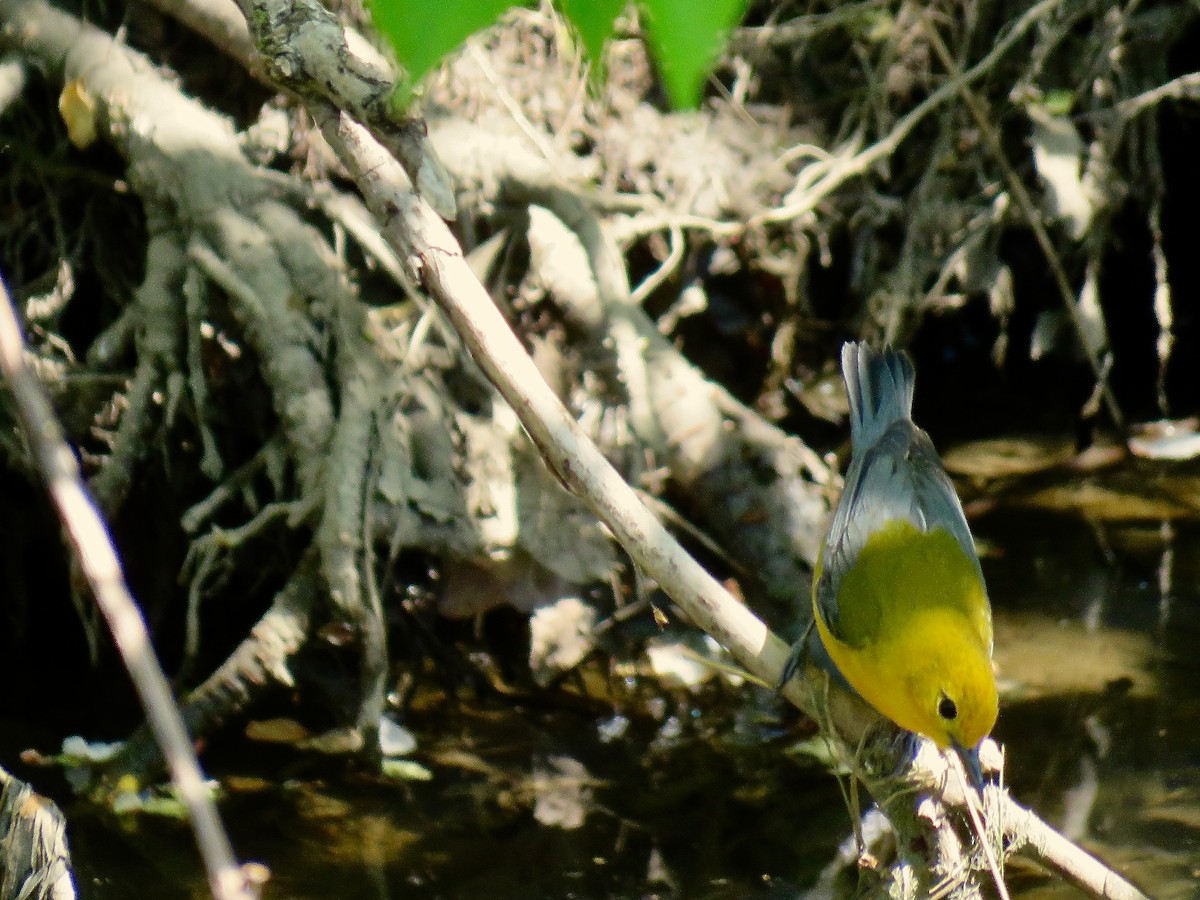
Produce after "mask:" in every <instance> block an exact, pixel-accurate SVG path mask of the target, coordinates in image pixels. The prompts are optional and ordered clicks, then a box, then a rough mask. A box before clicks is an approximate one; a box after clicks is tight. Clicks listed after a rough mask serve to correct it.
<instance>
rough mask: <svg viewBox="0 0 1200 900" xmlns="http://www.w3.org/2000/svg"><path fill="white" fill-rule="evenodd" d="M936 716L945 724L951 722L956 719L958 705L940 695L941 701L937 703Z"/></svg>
mask: <svg viewBox="0 0 1200 900" xmlns="http://www.w3.org/2000/svg"><path fill="white" fill-rule="evenodd" d="M938 715H939V716H941V717H942V718H943V719H945V720H946V721H947V722H952V721H954V720H955V719H957V718H958V705H957V704H956V703H955V702H954V701H953V700H951V699H950V698H949V697H947V696H946V695H945V694H942V699H941V700H939V701H938Z"/></svg>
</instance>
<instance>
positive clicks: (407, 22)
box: [368, 0, 521, 81]
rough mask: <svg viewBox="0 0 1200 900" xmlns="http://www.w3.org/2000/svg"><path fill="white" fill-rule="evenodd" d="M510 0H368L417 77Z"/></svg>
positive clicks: (489, 21)
mask: <svg viewBox="0 0 1200 900" xmlns="http://www.w3.org/2000/svg"><path fill="white" fill-rule="evenodd" d="M519 5H521V4H518V3H512V2H511V0H440V2H430V0H368V6H369V7H370V9H371V18H372V19H373V20H374V22H375V27H376V28H378V29H379V31H380V33H381V34H383V35H384V36H385V37H386V38H387V39H388V40H389V41H390V42H391V44H392V47H393V48H394V49H395V51H396V58H397V59H398V60H399V61H400V63H401V64H402V65H403V66H404V67H405V68H406V69H408V74H409V77H410V78H411V79H412V80H413V81H416V80H417V79H418V78H420V77H421V76H422V75H424V74H425V73H426V72H428V71H429V70H430V69H432V68H433V67H434V66H436V65H437V64H438V63H439V62H441V61H442V58H443V57H444V56H445V55H446V54H447V53H449V52H450V51H451V50H454V49H455V48H457V47H458V45H459V44H461V43H462V42H463V41H464V40H466V39H467V38H468V37H469V36H471V35H472V34H474V33H475V32H477V31H479V30H480V29H482V28H486V27H487V26H488V25H491V24H492V23H493V22H495V21H496V19H497V18H499V16H500V14H501V13H502V12H504V11H505V10H507V9H509V8H511V7H513V6H519Z"/></svg>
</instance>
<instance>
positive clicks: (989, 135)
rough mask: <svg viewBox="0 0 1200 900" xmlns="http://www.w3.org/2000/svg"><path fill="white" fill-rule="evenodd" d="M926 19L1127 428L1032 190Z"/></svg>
mask: <svg viewBox="0 0 1200 900" xmlns="http://www.w3.org/2000/svg"><path fill="white" fill-rule="evenodd" d="M924 21H925V33H926V34H927V35H928V36H929V42H930V43H931V44H932V45H933V49H934V51H935V52H936V53H937V55H938V58H939V59H940V60H941V62H942V65H943V66H945V67H946V71H947V72H948V73H949V74H950V82H949V83H950V84H953V85H955V86H956V87H957V89H958V92H959V96H961V97H962V100H963V103H964V104H965V105H966V107H967V109H968V110H969V111H970V113H971V117H972V118H973V119H974V120H975V124H976V125H977V126H978V127H979V132H980V134H982V135H983V139H984V142H985V143H986V144H987V147H988V151H989V152H990V153H991V154H992V156H993V157H994V158H995V160H996V164H997V165H998V166H1000V171H1001V172H1002V173H1003V175H1004V181H1005V183H1006V184H1007V185H1008V190H1009V193H1011V194H1012V195H1013V199H1015V200H1016V201H1017V206H1019V207H1020V208H1021V213H1022V214H1023V215H1024V216H1025V221H1026V223H1027V224H1028V225H1029V228H1030V230H1031V231H1032V232H1033V236H1034V238H1035V239H1036V240H1037V242H1038V247H1040V248H1041V251H1042V255H1043V256H1044V257H1045V258H1046V264H1047V265H1048V266H1049V267H1050V274H1051V275H1053V276H1054V284H1055V286H1057V288H1058V293H1059V295H1060V296H1061V298H1062V302H1063V305H1064V306H1066V308H1067V313H1068V314H1069V315H1070V317H1071V325H1072V326H1073V327H1074V329H1075V335H1076V337H1077V338H1078V340H1079V347H1080V349H1081V350H1083V353H1084V356H1086V357H1087V359H1088V363H1089V364H1090V365H1091V367H1092V374H1094V375H1095V376H1096V383H1097V384H1098V385H1100V394H1101V396H1103V397H1104V405H1105V406H1107V407H1108V414H1109V415H1110V416H1112V420H1113V424H1114V425H1116V426H1117V428H1118V429H1119V430H1120V431H1124V430H1125V417H1124V415H1122V414H1121V407H1120V406H1119V405H1118V404H1117V398H1116V396H1115V395H1114V394H1113V392H1112V388H1111V387H1110V386H1109V384H1108V371H1107V369H1106V367H1105V365H1104V361H1103V360H1102V359H1100V358H1099V354H1093V353H1092V352H1091V351H1090V349H1089V347H1088V341H1087V340H1086V338H1085V337H1084V335H1085V334H1086V333H1087V328H1088V326H1087V324H1086V323H1085V322H1084V321H1083V314H1082V313H1081V312H1080V311H1079V304H1078V303H1077V302H1076V299H1075V293H1074V292H1073V291H1072V290H1071V284H1070V282H1069V281H1068V280H1067V273H1066V272H1065V271H1064V270H1063V266H1062V262H1061V261H1060V260H1059V258H1058V253H1056V252H1055V250H1054V243H1053V242H1052V241H1051V240H1050V235H1049V233H1048V232H1047V231H1046V226H1045V225H1044V224H1042V218H1041V215H1040V214H1039V213H1038V209H1037V205H1036V204H1035V203H1034V202H1033V198H1032V197H1030V196H1029V191H1028V190H1026V188H1025V185H1024V183H1023V182H1022V181H1021V179H1020V178H1018V177H1017V173H1016V172H1014V171H1013V169H1012V166H1010V165H1009V164H1008V159H1007V157H1005V155H1004V147H1003V146H1002V145H1001V143H1000V136H999V135H998V134H997V133H996V129H995V127H994V126H993V125H992V123H991V120H990V119H989V117H988V113H987V110H986V109H984V107H983V104H982V102H981V101H980V100H979V98H978V97H977V96H975V93H974V91H972V90H971V89H970V87H968V84H967V81H966V80H965V79H964V78H963V76H962V74H961V73H960V70H959V68H958V63H957V62H955V61H954V59H953V57H951V55H950V50H949V48H948V47H946V44H945V42H944V41H943V40H942V36H941V34H940V33H939V32H938V30H937V28H936V27H934V25H933V23H932V22H930V21H929V19H928V17H927V16H926V18H925V20H924Z"/></svg>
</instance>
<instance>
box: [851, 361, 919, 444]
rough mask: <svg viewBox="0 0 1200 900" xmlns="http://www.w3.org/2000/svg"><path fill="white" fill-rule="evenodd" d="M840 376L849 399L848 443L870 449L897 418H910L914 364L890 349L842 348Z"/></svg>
mask: <svg viewBox="0 0 1200 900" xmlns="http://www.w3.org/2000/svg"><path fill="white" fill-rule="evenodd" d="M842 375H843V377H844V378H845V379H846V393H847V395H848V396H849V398H850V443H851V444H852V445H853V446H854V448H855V449H856V450H865V449H866V448H868V447H870V446H872V445H873V444H874V443H875V442H876V441H878V440H879V438H880V437H881V436H882V435H883V433H884V432H885V431H887V429H888V426H890V425H891V424H892V423H893V422H895V421H897V420H900V419H911V418H912V399H913V379H914V377H915V376H914V373H913V365H912V361H911V360H910V359H909V358H908V355H907V354H905V353H904V352H902V351H899V350H893V349H892V348H891V347H884V348H883V349H882V350H877V349H875V348H874V347H871V346H869V345H868V344H867V343H866V342H865V341H860V342H859V343H857V344H852V343H846V344H843V345H842Z"/></svg>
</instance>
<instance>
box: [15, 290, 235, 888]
mask: <svg viewBox="0 0 1200 900" xmlns="http://www.w3.org/2000/svg"><path fill="white" fill-rule="evenodd" d="M23 344H24V342H23V340H22V337H21V327H20V325H19V324H18V322H17V312H16V307H15V306H14V305H13V302H12V299H11V298H10V297H9V294H8V290H7V288H6V287H5V286H4V282H3V281H2V280H0V369H2V370H3V371H4V377H5V379H6V380H7V381H8V384H9V387H10V388H11V390H12V394H13V399H14V400H16V404H17V412H18V415H19V417H20V420H21V427H22V431H23V432H24V434H25V437H26V439H27V440H28V441H29V447H30V449H31V450H32V452H33V457H34V461H35V463H36V465H37V468H38V471H39V472H40V473H41V475H42V478H43V479H44V480H45V482H46V487H47V489H48V490H49V492H50V496H51V498H52V499H53V501H54V505H55V507H57V509H58V515H59V518H60V519H61V520H62V524H63V528H64V530H65V531H66V532H67V536H68V537H69V538H70V541H71V546H72V548H73V549H74V551H75V555H76V558H77V559H78V561H79V568H80V570H81V571H82V572H83V574H84V575H85V576H86V578H87V580H88V584H90V585H91V588H92V591H93V593H94V594H95V596H96V603H97V605H99V607H100V611H101V612H102V613H103V614H104V618H105V620H106V621H107V622H108V627H109V629H110V630H111V631H112V636H113V642H114V643H115V644H116V646H117V649H118V650H119V651H120V653H121V659H122V660H123V661H124V663H125V668H126V669H128V671H129V677H130V678H131V679H132V681H133V685H134V687H135V688H136V689H137V692H138V696H139V697H140V698H141V701H142V706H143V708H144V709H145V710H146V718H147V719H148V720H149V722H150V726H151V727H152V728H153V729H154V734H155V737H157V739H158V742H159V744H160V745H161V746H162V748H163V755H164V756H165V757H166V759H167V765H168V766H169V768H170V770H171V780H172V782H173V783H174V785H175V789H176V790H177V791H178V792H179V796H180V797H181V798H182V799H183V801H184V803H185V804H186V805H187V808H188V812H189V814H190V816H191V820H192V828H193V830H194V831H195V833H196V844H197V845H198V846H199V848H200V855H201V856H202V857H203V859H204V866H205V869H206V870H207V871H208V884H209V888H210V889H211V891H212V895H213V897H215V898H217V900H239V898H241V900H253V898H256V897H257V896H258V893H257V891H256V890H254V889H253V888H252V887H251V886H250V885H249V884H247V881H246V878H245V877H244V875H243V874H242V871H241V869H240V868H239V867H238V864H237V862H235V860H234V856H233V848H232V847H231V846H230V844H229V838H228V837H227V836H226V834H225V830H224V828H223V827H222V826H221V820H220V818H219V816H218V815H217V810H216V806H215V805H214V804H213V802H212V798H211V797H210V796H209V794H208V791H207V790H206V789H205V787H204V778H203V776H202V775H201V773H200V763H199V762H198V761H197V760H196V755H195V753H194V752H193V750H192V745H191V741H190V740H189V738H188V735H187V731H186V730H185V729H184V727H183V720H182V719H181V718H180V715H179V710H178V708H177V707H176V706H175V701H174V699H173V698H172V697H171V689H170V687H169V686H168V684H167V679H166V676H165V675H163V671H162V668H161V667H160V666H159V664H158V659H157V658H156V657H155V655H154V650H153V648H152V647H151V645H150V636H149V634H148V633H147V631H146V623H145V621H144V620H143V619H142V614H141V611H140V610H139V609H138V606H137V603H136V602H135V601H134V599H133V596H132V595H131V594H130V592H129V588H128V587H127V586H126V584H125V577H124V574H123V573H122V571H121V564H120V562H119V561H118V560H117V553H116V550H115V549H114V548H113V545H112V542H111V540H110V539H109V536H108V532H107V530H106V529H105V527H104V523H103V522H102V521H101V519H100V514H99V513H98V512H97V511H96V506H95V504H94V503H93V501H92V498H91V496H90V495H89V494H88V492H87V488H85V487H84V485H83V481H82V479H81V478H80V474H79V464H78V462H76V460H75V455H74V454H73V453H72V452H71V449H70V447H68V446H67V443H66V440H65V438H64V437H63V433H62V429H61V428H60V427H59V424H58V421H57V420H56V419H55V417H54V410H53V408H52V407H51V406H50V401H49V400H48V399H47V398H46V395H45V393H44V392H43V390H42V387H41V385H40V384H39V383H38V381H37V379H36V378H35V377H34V375H33V373H32V372H31V371H30V370H29V368H28V367H27V366H26V364H25V360H24V349H23Z"/></svg>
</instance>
